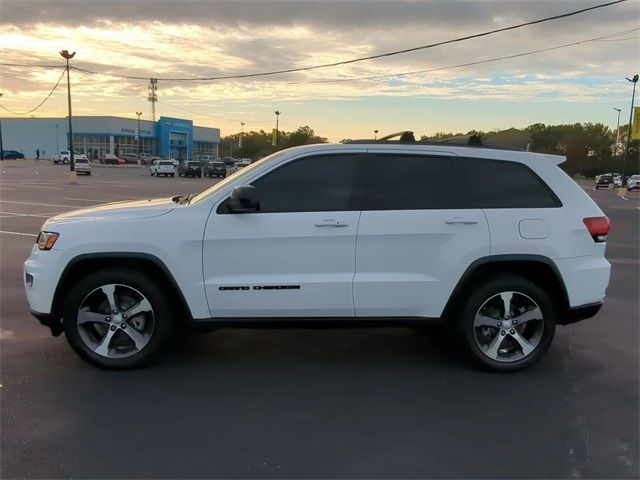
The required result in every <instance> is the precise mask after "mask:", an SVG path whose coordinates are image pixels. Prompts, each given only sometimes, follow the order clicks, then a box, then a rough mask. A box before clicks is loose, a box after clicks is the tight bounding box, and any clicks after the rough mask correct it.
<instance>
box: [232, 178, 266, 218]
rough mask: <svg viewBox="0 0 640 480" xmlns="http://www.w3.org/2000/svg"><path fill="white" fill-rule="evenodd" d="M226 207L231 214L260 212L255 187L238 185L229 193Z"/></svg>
mask: <svg viewBox="0 0 640 480" xmlns="http://www.w3.org/2000/svg"><path fill="white" fill-rule="evenodd" d="M227 207H228V208H229V211H231V212H233V213H245V212H255V211H258V210H260V202H258V194H257V193H256V187H254V186H252V185H238V186H237V187H236V188H234V189H233V191H232V192H231V196H230V197H229V201H228V202H227Z"/></svg>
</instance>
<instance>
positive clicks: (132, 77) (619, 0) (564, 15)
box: [73, 0, 628, 82]
mask: <svg viewBox="0 0 640 480" xmlns="http://www.w3.org/2000/svg"><path fill="white" fill-rule="evenodd" d="M626 1H628V0H615V1H612V2H608V3H601V4H598V5H594V6H592V7H587V8H582V9H580V10H574V11H572V12H567V13H562V14H559V15H554V16H551V17H545V18H541V19H538V20H532V21H529V22H525V23H519V24H517V25H511V26H509V27H503V28H497V29H494V30H489V31H486V32H482V33H476V34H473V35H466V36H464V37H458V38H454V39H450V40H443V41H441V42H436V43H431V44H427V45H420V46H417V47H412V48H406V49H403V50H395V51H392V52H386V53H380V54H377V55H369V56H366V57H359V58H353V59H351V60H343V61H340V62H332V63H324V64H321V65H312V66H309V67H298V68H288V69H283V70H273V71H269V72H259V73H247V74H242V75H224V76H218V77H199V78H185V77H175V78H168V77H165V78H162V77H157V76H155V74H154V75H146V76H144V77H142V76H135V75H115V74H110V73H101V72H95V71H92V70H87V69H84V68H79V67H73V69H74V70H78V71H80V72H84V73H87V74H90V75H105V76H110V77H113V78H123V79H128V80H148V79H149V78H150V77H152V76H153V77H154V78H157V79H158V80H162V81H168V82H204V81H215V80H232V79H240V78H253V77H265V76H270V75H279V74H283V73H294V72H302V71H309V70H316V69H319V68H328V67H337V66H339V65H347V64H351V63H356V62H362V61H365V60H374V59H377V58H384V57H391V56H394V55H400V54H405V53H410V52H416V51H418V50H426V49H430V48H434V47H439V46H442V45H448V44H451V43H457V42H463V41H466V40H471V39H474V38H480V37H486V36H488V35H493V34H496V33H501V32H506V31H510V30H516V29H518V28H523V27H528V26H531V25H537V24H540V23H543V22H549V21H552V20H559V19H562V18H568V17H572V16H575V15H579V14H581V13H585V12H590V11H593V10H597V9H600V8H604V7H609V6H612V5H616V4H619V3H624V2H626Z"/></svg>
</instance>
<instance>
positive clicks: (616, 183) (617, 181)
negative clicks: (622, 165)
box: [613, 175, 622, 188]
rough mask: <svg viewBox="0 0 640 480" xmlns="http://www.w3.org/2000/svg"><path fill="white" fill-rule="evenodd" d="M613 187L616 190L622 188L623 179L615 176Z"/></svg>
mask: <svg viewBox="0 0 640 480" xmlns="http://www.w3.org/2000/svg"><path fill="white" fill-rule="evenodd" d="M613 186H614V187H615V188H620V187H621V186H622V177H621V176H616V175H614V177H613Z"/></svg>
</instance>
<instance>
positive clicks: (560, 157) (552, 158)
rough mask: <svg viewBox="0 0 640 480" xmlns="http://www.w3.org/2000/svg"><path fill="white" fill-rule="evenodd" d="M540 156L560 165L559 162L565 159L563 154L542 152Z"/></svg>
mask: <svg viewBox="0 0 640 480" xmlns="http://www.w3.org/2000/svg"><path fill="white" fill-rule="evenodd" d="M542 156H543V157H545V158H546V159H547V160H549V161H550V162H551V163H555V164H556V165H560V164H561V163H564V162H566V161H567V157H565V156H564V155H550V154H548V153H543V154H542Z"/></svg>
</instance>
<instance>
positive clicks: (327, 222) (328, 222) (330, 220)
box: [315, 218, 349, 227]
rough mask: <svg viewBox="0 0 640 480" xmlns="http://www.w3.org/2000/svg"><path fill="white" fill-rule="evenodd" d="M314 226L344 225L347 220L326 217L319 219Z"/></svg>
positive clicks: (346, 223)
mask: <svg viewBox="0 0 640 480" xmlns="http://www.w3.org/2000/svg"><path fill="white" fill-rule="evenodd" d="M315 225H316V227H346V226H348V225H349V222H347V221H346V220H334V219H333V218H326V219H324V220H319V221H317V222H316V223H315Z"/></svg>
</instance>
